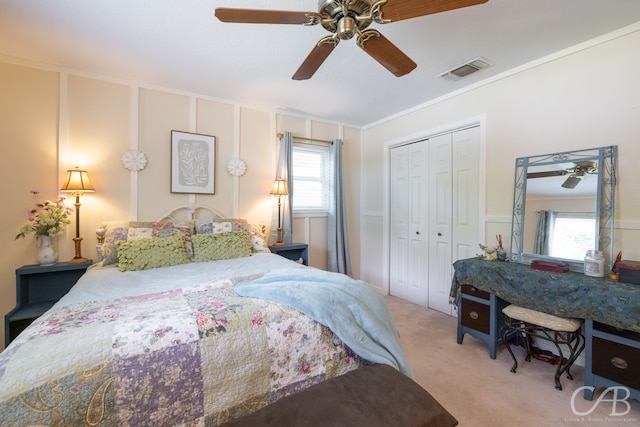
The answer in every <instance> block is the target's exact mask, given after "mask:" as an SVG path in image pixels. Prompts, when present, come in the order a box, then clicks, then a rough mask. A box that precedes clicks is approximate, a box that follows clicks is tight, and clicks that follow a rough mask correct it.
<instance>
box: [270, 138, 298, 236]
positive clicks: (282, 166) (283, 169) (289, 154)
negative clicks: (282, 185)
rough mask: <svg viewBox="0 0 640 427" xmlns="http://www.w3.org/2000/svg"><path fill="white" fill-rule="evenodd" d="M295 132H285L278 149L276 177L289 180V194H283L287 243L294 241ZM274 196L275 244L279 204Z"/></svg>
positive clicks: (272, 219)
mask: <svg viewBox="0 0 640 427" xmlns="http://www.w3.org/2000/svg"><path fill="white" fill-rule="evenodd" d="M292 158H293V134H292V133H291V132H286V131H285V132H283V137H282V139H280V149H279V151H278V168H277V169H276V176H275V178H284V179H286V180H287V189H288V193H289V195H288V196H282V198H281V202H282V208H281V209H282V216H281V222H282V234H283V236H282V240H283V241H284V243H286V244H287V245H289V244H291V243H292V240H291V230H292V229H291V223H292V215H291V200H293V185H292V183H293V181H292V178H293V166H292V160H293V159H292ZM273 197H274V203H273V214H272V215H271V233H270V235H269V243H270V244H273V243H274V242H275V241H276V240H277V239H278V232H277V230H276V228H277V227H278V204H277V200H275V199H276V197H277V196H273Z"/></svg>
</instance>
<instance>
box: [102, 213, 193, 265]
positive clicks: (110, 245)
mask: <svg viewBox="0 0 640 427" xmlns="http://www.w3.org/2000/svg"><path fill="white" fill-rule="evenodd" d="M106 228H107V231H106V233H105V235H104V244H103V245H102V261H101V262H100V263H99V264H98V265H100V266H107V265H111V264H117V263H118V249H117V247H116V242H117V241H120V240H124V241H130V240H139V239H158V238H164V237H169V236H173V235H175V234H182V235H183V236H184V242H185V250H186V251H187V255H188V256H191V255H192V254H193V248H192V246H191V234H192V231H191V230H192V229H191V228H190V226H189V225H188V224H184V225H182V224H181V225H178V226H176V225H175V224H174V223H172V222H144V221H111V222H108V223H107V224H106Z"/></svg>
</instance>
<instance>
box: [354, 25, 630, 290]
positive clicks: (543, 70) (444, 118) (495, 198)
mask: <svg viewBox="0 0 640 427" xmlns="http://www.w3.org/2000/svg"><path fill="white" fill-rule="evenodd" d="M638 68H640V32H638V31H636V32H633V33H630V34H626V35H623V36H621V37H618V38H613V39H611V40H607V41H604V42H603V43H601V44H598V45H595V46H592V47H590V48H588V49H585V50H582V51H578V52H575V53H573V54H571V55H569V56H565V57H561V58H557V59H555V60H553V61H551V62H548V63H544V64H540V65H538V66H536V67H534V68H530V69H527V70H525V71H522V72H520V73H518V74H514V75H511V76H509V77H506V78H503V79H500V80H497V81H494V82H492V83H489V84H486V85H484V86H480V87H478V88H476V89H474V90H472V91H468V92H464V93H460V94H458V96H455V97H452V98H449V99H445V100H442V101H441V102H437V103H434V104H433V105H429V106H425V107H424V108H420V109H417V110H416V111H413V112H410V113H408V114H404V115H402V116H399V117H396V118H394V119H393V120H389V121H387V122H384V123H379V124H377V125H375V126H371V127H368V128H366V129H364V131H363V135H364V136H363V153H362V168H363V171H362V192H363V198H362V212H363V217H362V235H363V238H362V242H361V251H362V256H361V270H362V274H361V277H362V278H363V279H365V280H367V281H369V282H371V283H373V284H375V285H377V286H380V287H383V285H384V284H383V267H382V266H383V262H385V261H384V260H383V259H381V253H380V244H381V242H382V241H383V236H382V232H383V228H384V227H383V225H384V224H383V212H384V204H383V198H381V197H380V188H383V187H382V185H383V178H384V176H383V170H384V162H383V160H384V158H383V152H384V144H385V142H388V141H394V140H398V139H402V138H403V137H407V136H408V135H415V134H419V133H428V132H429V131H430V130H432V129H438V128H443V127H446V126H449V125H451V124H455V123H458V122H460V121H464V120H468V119H469V118H471V117H484V118H485V120H486V165H485V167H486V177H485V180H486V182H485V184H486V195H485V201H486V207H485V215H486V223H485V234H486V236H489V237H492V236H494V235H496V234H498V233H500V234H502V235H503V236H508V235H509V233H510V223H511V206H512V200H513V178H514V176H513V175H514V159H515V158H516V157H523V156H529V155H536V154H545V153H551V152H557V151H565V150H571V149H583V148H593V147H599V146H604V145H618V147H619V156H618V187H617V194H616V198H617V199H616V203H617V204H616V233H615V247H616V249H622V251H623V257H624V258H626V259H640V193H638V191H637V190H635V188H634V187H635V186H636V185H637V184H636V183H637V182H638V178H639V172H638V166H637V159H640V144H638V138H639V136H640V120H638V113H639V111H640V75H639V74H638V73H637V70H638ZM452 84H453V83H452ZM491 240H492V239H491ZM489 243H491V242H489Z"/></svg>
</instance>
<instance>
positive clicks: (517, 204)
mask: <svg viewBox="0 0 640 427" xmlns="http://www.w3.org/2000/svg"><path fill="white" fill-rule="evenodd" d="M617 152H618V146H617V145H610V146H606V147H598V148H591V149H586V150H573V151H565V152H559V153H551V154H544V155H539V156H529V157H519V158H517V159H516V170H515V180H514V190H513V213H512V220H511V247H510V257H509V259H510V260H511V261H515V262H520V263H530V262H531V260H533V259H556V260H561V261H565V262H567V263H569V265H570V266H571V269H572V270H578V269H580V270H581V269H582V268H583V265H584V261H582V260H580V261H578V260H568V259H558V258H553V257H550V256H547V255H536V254H529V253H525V252H524V245H523V240H524V213H525V204H526V194H527V178H526V177H527V169H528V167H529V166H536V165H543V164H553V163H565V162H571V161H574V160H575V161H581V160H595V161H597V162H598V165H599V166H598V186H597V195H596V196H597V200H596V242H598V247H597V248H594V249H597V250H600V251H602V253H603V254H604V257H605V271H608V270H610V269H611V262H612V260H613V259H614V258H613V256H614V255H613V233H614V228H613V223H614V216H615V188H616V158H617Z"/></svg>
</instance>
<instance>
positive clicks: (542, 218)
mask: <svg viewBox="0 0 640 427" xmlns="http://www.w3.org/2000/svg"><path fill="white" fill-rule="evenodd" d="M555 221H556V213H555V212H554V211H551V210H546V211H540V214H539V216H538V225H537V227H536V236H535V239H534V241H533V253H534V254H538V255H549V254H550V253H551V243H552V237H553V228H554V225H555Z"/></svg>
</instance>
